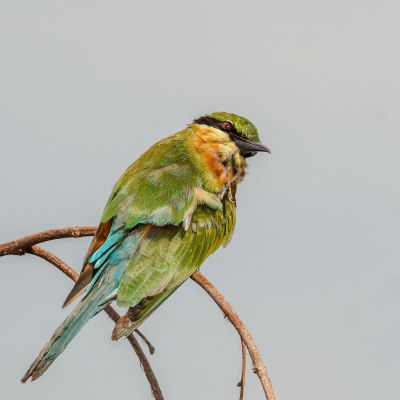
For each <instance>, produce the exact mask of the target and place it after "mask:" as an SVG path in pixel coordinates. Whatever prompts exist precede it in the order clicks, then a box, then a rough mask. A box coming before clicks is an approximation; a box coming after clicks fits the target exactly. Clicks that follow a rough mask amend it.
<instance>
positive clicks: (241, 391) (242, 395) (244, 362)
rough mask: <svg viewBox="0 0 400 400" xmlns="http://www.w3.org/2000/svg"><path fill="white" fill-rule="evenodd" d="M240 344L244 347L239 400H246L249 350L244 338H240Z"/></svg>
mask: <svg viewBox="0 0 400 400" xmlns="http://www.w3.org/2000/svg"><path fill="white" fill-rule="evenodd" d="M240 343H241V345H242V346H241V347H242V376H241V378H240V382H239V384H238V386H239V387H240V397H239V400H243V399H244V387H245V386H246V358H247V357H246V356H247V350H246V343H245V342H244V341H243V339H242V338H240Z"/></svg>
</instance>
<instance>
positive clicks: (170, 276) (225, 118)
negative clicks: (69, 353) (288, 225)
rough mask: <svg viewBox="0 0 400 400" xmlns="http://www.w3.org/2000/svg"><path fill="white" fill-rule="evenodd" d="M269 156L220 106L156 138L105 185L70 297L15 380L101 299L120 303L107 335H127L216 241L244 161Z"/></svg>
mask: <svg viewBox="0 0 400 400" xmlns="http://www.w3.org/2000/svg"><path fill="white" fill-rule="evenodd" d="M259 152H267V153H270V150H269V148H268V147H266V146H264V145H263V144H261V142H260V137H259V134H258V131H257V128H256V127H255V125H254V124H253V123H252V122H250V121H249V120H248V119H247V118H245V117H242V116H239V115H237V114H232V113H227V112H214V113H211V114H207V115H203V116H201V117H199V118H197V119H195V120H193V121H192V123H190V124H188V125H187V126H186V128H185V129H183V130H181V131H179V132H177V133H175V134H172V135H170V136H168V137H166V138H164V139H161V140H160V141H158V142H157V143H155V144H154V145H153V146H151V147H150V148H149V149H148V150H147V151H146V152H145V153H143V155H141V156H140V157H139V158H138V159H137V160H136V161H134V162H133V163H132V164H131V165H130V166H129V167H128V168H127V170H126V171H125V172H124V173H123V175H122V176H121V177H120V179H119V180H118V181H117V183H116V184H115V186H114V187H113V189H112V192H111V195H110V197H109V199H108V201H107V203H106V206H105V208H104V211H103V214H102V216H101V218H100V223H99V225H98V228H97V230H96V232H95V234H94V237H93V240H92V242H91V244H90V246H89V248H88V251H87V253H86V256H85V258H84V261H83V267H82V271H81V273H80V276H79V279H78V280H77V282H76V283H75V286H74V287H73V288H72V290H71V292H70V293H69V295H68V296H67V298H66V300H65V302H64V305H63V307H65V306H67V305H69V304H70V303H71V302H73V301H74V300H75V299H77V298H79V297H80V300H79V301H78V302H77V304H76V306H75V307H74V308H73V310H72V311H71V313H70V314H69V315H68V316H67V318H66V319H65V320H64V322H62V323H61V325H60V326H59V327H58V328H57V329H56V331H55V332H54V334H53V336H52V337H51V339H50V340H49V342H48V343H47V344H46V345H45V346H44V348H43V349H42V351H41V352H40V353H39V355H38V356H37V358H36V360H35V361H34V362H33V363H32V365H31V366H30V368H29V369H28V371H27V372H26V374H25V375H24V376H23V378H22V379H21V381H22V382H23V383H24V382H26V381H27V380H29V378H31V380H32V381H34V380H36V379H38V378H39V377H40V376H42V375H43V373H44V372H45V371H46V370H47V369H48V368H49V366H50V365H51V364H52V363H53V361H54V360H55V359H56V358H57V357H58V356H59V355H60V354H61V353H62V352H63V351H64V349H65V348H66V346H67V345H68V344H69V343H70V342H71V340H72V339H73V338H74V337H75V336H76V335H77V334H78V332H79V331H80V330H81V329H82V327H83V326H84V325H85V324H86V323H87V322H88V321H89V320H90V319H91V318H92V317H94V316H95V315H96V314H98V313H99V312H100V311H101V310H103V309H104V308H105V307H106V306H108V305H109V304H110V303H112V302H114V301H116V303H117V304H118V306H121V307H126V308H127V311H126V313H125V314H124V315H123V316H121V317H120V319H119V320H118V321H117V323H116V324H115V327H114V329H113V332H112V339H113V340H118V339H120V338H124V337H127V336H129V335H130V334H131V333H132V332H133V331H134V330H135V329H137V328H138V327H139V326H140V325H141V324H142V323H143V322H144V321H145V320H146V319H147V318H148V317H149V315H151V314H152V313H153V312H154V311H155V310H156V309H157V308H158V307H159V306H160V305H161V304H162V303H163V302H164V301H165V300H166V299H167V298H168V297H169V296H171V295H172V294H173V293H174V292H175V290H176V289H177V288H179V286H180V285H182V283H183V282H185V281H186V280H187V279H188V278H189V277H190V276H191V275H192V274H193V273H194V272H195V271H196V270H198V269H199V267H200V266H201V264H202V263H203V262H204V260H205V259H206V258H207V257H209V256H210V255H211V254H212V253H214V252H215V251H216V250H217V249H218V248H219V247H221V246H226V245H227V244H228V243H229V242H230V239H231V237H232V234H233V230H234V227H235V222H236V190H237V185H238V183H240V182H241V181H242V180H243V178H244V177H245V174H246V171H247V159H248V158H249V157H252V156H254V155H256V154H257V153H259Z"/></svg>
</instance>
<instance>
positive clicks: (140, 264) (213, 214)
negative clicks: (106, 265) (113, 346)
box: [113, 200, 235, 339]
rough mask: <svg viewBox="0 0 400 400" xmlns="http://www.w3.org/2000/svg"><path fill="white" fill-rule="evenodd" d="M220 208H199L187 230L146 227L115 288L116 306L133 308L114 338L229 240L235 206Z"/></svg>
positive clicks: (129, 328) (128, 329)
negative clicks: (215, 209) (126, 321)
mask: <svg viewBox="0 0 400 400" xmlns="http://www.w3.org/2000/svg"><path fill="white" fill-rule="evenodd" d="M223 205H224V207H223V210H217V211H213V210H211V209H210V208H208V207H206V206H200V207H198V208H197V209H196V211H195V212H194V214H193V216H192V221H191V224H190V227H189V229H187V230H186V229H185V228H184V227H183V226H182V225H181V226H172V225H169V226H163V227H155V226H153V227H151V228H149V233H148V234H147V236H146V238H145V239H144V240H143V242H142V244H141V245H140V248H139V249H138V251H137V252H136V253H135V254H134V256H133V257H132V259H131V260H130V262H129V264H128V267H127V268H126V270H125V272H124V274H123V277H122V280H121V283H120V285H119V288H118V294H117V302H118V304H119V305H121V306H129V307H132V308H131V310H130V323H129V325H126V326H124V327H122V328H121V327H118V326H117V330H114V333H113V338H114V339H117V338H119V337H122V336H126V335H127V334H129V333H130V332H132V331H133V330H134V329H136V328H137V327H138V326H139V325H140V324H141V323H142V322H143V321H144V320H145V319H146V318H147V317H148V316H149V315H150V314H151V313H152V312H153V311H154V310H155V309H156V308H157V307H158V306H159V305H160V304H161V303H162V302H163V301H164V300H165V299H167V298H168V297H169V296H170V295H171V294H172V293H173V292H174V291H175V290H176V289H177V288H178V287H179V286H180V285H181V284H182V283H183V282H184V281H185V280H186V279H188V278H189V277H190V275H191V274H192V273H193V272H194V271H196V270H197V269H198V268H199V266H200V265H201V264H202V263H203V262H204V260H205V259H206V258H207V257H208V256H209V255H211V254H212V253H213V252H214V251H215V250H216V249H217V248H218V247H220V246H221V245H223V244H226V243H227V242H228V241H229V240H230V237H231V235H232V232H233V229H234V225H235V205H234V204H233V203H231V202H230V201H228V200H225V201H224V202H223Z"/></svg>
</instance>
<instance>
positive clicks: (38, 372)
mask: <svg viewBox="0 0 400 400" xmlns="http://www.w3.org/2000/svg"><path fill="white" fill-rule="evenodd" d="M97 289H98V290H96V291H94V292H93V293H92V294H91V295H89V296H88V297H87V298H86V299H85V300H83V301H82V302H80V303H79V304H77V306H76V307H75V308H74V309H73V310H72V312H71V314H69V315H68V317H67V318H66V319H65V320H64V322H63V323H62V324H61V325H60V326H59V327H58V328H57V329H56V331H55V332H54V334H53V336H52V338H51V339H50V341H49V342H48V343H47V344H46V346H45V347H44V348H43V350H42V351H41V352H40V353H39V355H38V356H37V358H36V360H35V361H34V362H33V363H32V365H31V366H30V368H29V369H28V371H27V372H26V374H25V375H24V376H23V378H22V379H21V382H22V383H25V382H26V381H27V380H28V379H29V378H32V381H34V380H36V379H38V378H40V377H41V376H42V375H43V374H44V373H45V372H46V370H47V368H49V367H50V365H51V364H52V363H53V361H54V360H55V359H56V358H57V357H58V356H59V355H60V354H61V353H62V352H63V351H64V349H65V348H66V347H67V345H68V344H69V343H70V342H71V340H72V339H73V338H74V337H75V336H76V335H77V334H78V332H79V331H80V330H81V329H82V328H83V326H84V325H85V324H86V323H87V322H88V321H89V320H90V319H91V318H92V317H93V316H95V315H96V314H97V313H98V312H99V311H100V310H101V309H103V308H104V306H105V304H104V302H102V299H104V297H105V296H104V294H105V293H104V291H103V290H100V288H97Z"/></svg>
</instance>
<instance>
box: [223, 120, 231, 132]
mask: <svg viewBox="0 0 400 400" xmlns="http://www.w3.org/2000/svg"><path fill="white" fill-rule="evenodd" d="M221 128H222V129H223V130H224V131H226V132H230V131H231V130H232V129H233V125H232V123H231V122H229V121H226V122H223V123H222V125H221Z"/></svg>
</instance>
